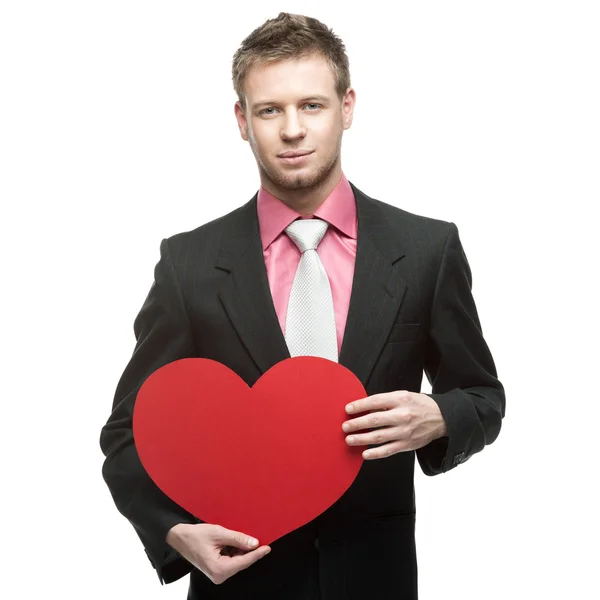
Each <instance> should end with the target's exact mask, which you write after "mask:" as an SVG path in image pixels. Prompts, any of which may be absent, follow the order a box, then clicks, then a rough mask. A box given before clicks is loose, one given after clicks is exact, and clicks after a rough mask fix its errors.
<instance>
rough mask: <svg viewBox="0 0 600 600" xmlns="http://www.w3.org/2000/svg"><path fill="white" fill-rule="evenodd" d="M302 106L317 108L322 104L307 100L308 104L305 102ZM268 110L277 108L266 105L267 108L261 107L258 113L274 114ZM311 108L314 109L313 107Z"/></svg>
mask: <svg viewBox="0 0 600 600" xmlns="http://www.w3.org/2000/svg"><path fill="white" fill-rule="evenodd" d="M304 106H314V107H315V109H319V108H321V107H322V105H321V104H318V103H316V102H309V103H308V104H305V105H304ZM268 110H277V109H276V108H275V107H274V106H269V107H267V108H263V109H262V110H261V111H260V112H259V114H260V115H272V114H274V113H272V112H267V111H268ZM313 110H314V109H313ZM313 110H311V111H310V112H313Z"/></svg>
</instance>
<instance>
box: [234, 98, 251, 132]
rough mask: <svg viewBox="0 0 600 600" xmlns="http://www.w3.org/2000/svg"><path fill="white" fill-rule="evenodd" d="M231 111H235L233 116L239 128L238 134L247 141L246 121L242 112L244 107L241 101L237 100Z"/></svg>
mask: <svg viewBox="0 0 600 600" xmlns="http://www.w3.org/2000/svg"><path fill="white" fill-rule="evenodd" d="M233 111H234V113H235V118H236V119H237V124H238V128H239V130H240V135H241V136H242V139H243V140H244V141H246V142H247V141H248V121H247V120H246V115H245V113H244V109H243V107H242V103H241V102H240V101H239V100H238V101H237V102H236V103H235V106H234V107H233Z"/></svg>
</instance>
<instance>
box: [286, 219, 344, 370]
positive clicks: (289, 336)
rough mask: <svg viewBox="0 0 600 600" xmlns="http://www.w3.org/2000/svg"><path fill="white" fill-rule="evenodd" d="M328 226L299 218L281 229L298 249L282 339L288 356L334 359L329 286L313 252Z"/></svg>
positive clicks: (320, 264) (335, 355)
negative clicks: (297, 259) (287, 350)
mask: <svg viewBox="0 0 600 600" xmlns="http://www.w3.org/2000/svg"><path fill="white" fill-rule="evenodd" d="M328 225H329V224H328V223H327V222H326V221H323V220H321V219H299V220H296V221H294V222H293V223H291V224H290V225H289V226H288V227H287V228H286V230H285V232H286V233H287V234H288V236H289V237H290V238H291V239H292V241H293V242H294V243H295V244H296V246H298V249H299V250H300V252H302V256H301V258H300V263H299V264H298V270H297V271H296V275H295V277H294V282H293V283H292V290H291V292H290V299H289V302H288V309H287V317H286V322H285V341H286V343H287V346H288V349H289V352H290V356H321V357H322V358H328V359H329V360H332V361H334V362H337V361H338V347H337V332H336V326H335V314H334V312H333V297H332V295H331V286H330V285H329V277H328V276H327V272H326V271H325V267H324V266H323V263H322V262H321V259H320V258H319V255H318V253H317V246H318V245H319V243H320V242H321V240H322V239H323V236H324V235H325V232H326V231H327V227H328Z"/></svg>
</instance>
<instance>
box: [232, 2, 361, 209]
mask: <svg viewBox="0 0 600 600" xmlns="http://www.w3.org/2000/svg"><path fill="white" fill-rule="evenodd" d="M232 74H233V86H234V89H235V91H236V94H237V96H238V102H236V105H235V114H236V118H237V120H238V126H239V129H240V134H241V136H242V138H243V139H244V140H246V141H248V142H249V144H250V147H251V148H252V152H253V153H254V156H255V158H256V162H257V164H258V168H259V172H260V176H261V182H262V184H263V186H265V187H266V188H267V189H268V191H270V192H271V193H273V194H275V195H277V196H278V197H280V198H281V199H284V197H287V198H290V197H294V196H295V194H294V192H296V195H297V196H298V197H301V196H303V195H304V194H305V193H307V192H310V191H311V190H318V189H322V188H323V187H331V184H333V185H335V184H337V182H338V181H339V178H340V176H341V158H340V152H341V141H342V135H343V132H344V130H345V129H348V128H349V127H350V125H351V124H352V114H353V108H354V102H355V92H354V90H353V89H352V88H351V87H350V73H349V65H348V57H347V56H346V52H345V48H344V44H343V42H342V41H341V40H340V39H339V38H338V37H337V36H336V35H334V33H333V32H332V31H331V30H330V29H328V28H327V27H326V26H325V25H323V24H322V23H321V22H319V21H318V20H316V19H313V18H310V17H306V16H302V15H291V14H289V13H280V14H279V16H278V17H277V18H275V19H271V20H269V21H267V22H265V23H264V24H263V25H262V26H261V27H259V28H258V29H256V30H254V31H253V32H252V33H251V34H250V35H249V36H248V37H247V38H246V39H245V40H244V41H243V42H242V45H241V46H240V48H239V49H238V50H237V51H236V53H235V55H234V58H233V68H232ZM290 152H309V153H310V154H307V155H306V156H305V157H304V158H298V159H294V160H293V161H292V160H284V158H282V157H281V155H282V154H284V153H290ZM329 191H330V190H329Z"/></svg>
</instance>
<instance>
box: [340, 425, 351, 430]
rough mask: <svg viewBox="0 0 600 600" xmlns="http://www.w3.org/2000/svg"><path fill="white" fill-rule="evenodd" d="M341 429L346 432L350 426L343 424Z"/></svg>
mask: <svg viewBox="0 0 600 600" xmlns="http://www.w3.org/2000/svg"><path fill="white" fill-rule="evenodd" d="M342 429H343V430H344V431H348V430H349V429H350V425H348V423H344V424H343V425H342Z"/></svg>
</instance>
